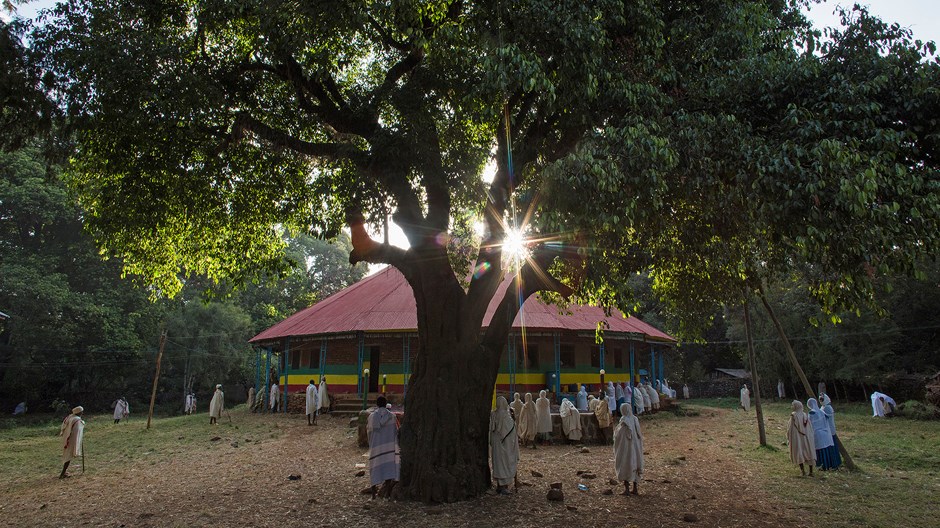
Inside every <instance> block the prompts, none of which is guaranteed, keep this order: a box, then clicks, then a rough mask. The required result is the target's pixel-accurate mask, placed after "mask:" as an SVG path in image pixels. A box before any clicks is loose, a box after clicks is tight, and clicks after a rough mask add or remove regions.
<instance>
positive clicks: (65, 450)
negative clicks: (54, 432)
mask: <svg viewBox="0 0 940 528" xmlns="http://www.w3.org/2000/svg"><path fill="white" fill-rule="evenodd" d="M83 412H85V409H84V408H83V407H82V406H81V405H79V406H78V407H75V408H74V409H72V414H70V415H68V416H66V417H65V420H62V427H61V428H59V436H61V437H63V444H62V462H63V464H62V473H60V474H59V478H60V479H64V478H69V474H68V473H67V470H68V468H69V463H71V462H72V459H73V458H75V457H82V473H84V472H85V455H84V451H82V440H83V436H84V433H85V421H84V420H82V413H83Z"/></svg>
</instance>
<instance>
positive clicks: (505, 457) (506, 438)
mask: <svg viewBox="0 0 940 528" xmlns="http://www.w3.org/2000/svg"><path fill="white" fill-rule="evenodd" d="M610 388H612V387H610ZM614 390H616V389H614ZM546 394H547V393H546V391H544V390H543V391H541V392H539V398H538V400H536V401H535V402H533V401H532V394H531V393H526V399H525V402H523V401H521V400H520V399H519V393H515V395H514V399H513V403H512V404H509V403H508V402H507V401H506V398H505V397H503V396H500V397H498V398H497V399H496V408H495V409H494V410H493V411H492V412H491V413H490V427H489V439H490V453H491V457H492V462H493V473H492V475H493V480H494V481H495V482H496V492H497V493H498V494H500V495H508V494H510V491H509V485H510V484H513V483H516V486H518V482H517V479H516V476H517V470H518V464H519V445H520V443H521V444H522V445H523V446H525V445H527V444H528V443H530V442H534V440H535V439H536V437H537V435H540V434H543V435H548V438H549V439H550V437H551V430H552V427H551V413H550V409H551V407H550V402H549V400H548V398H547V396H546ZM584 394H586V389H585V387H584V386H582V387H581V391H580V392H579V395H578V396H577V397H576V401H577V402H578V403H579V404H580V403H581V402H582V401H585V402H586V401H588V398H587V397H583V396H584ZM615 396H616V393H615ZM608 401H609V398H608V396H607V394H605V393H601V396H600V398H594V397H593V396H591V398H590V403H589V404H587V405H585V407H587V406H588V405H590V407H591V408H585V409H584V410H585V411H590V412H593V413H594V414H595V416H597V420H598V426H599V428H600V429H599V430H600V431H601V434H604V431H605V430H606V429H607V428H609V427H610V425H611V422H612V415H611V412H610V407H609V406H608ZM539 402H544V403H542V405H539ZM577 407H578V405H576V404H575V403H572V402H571V400H569V399H564V400H563V401H562V403H561V407H560V409H559V414H560V415H561V422H562V430H563V431H564V433H565V436H566V438H568V439H569V441H575V440H580V439H581V437H582V431H581V418H580V411H579V409H578V408H577ZM618 411H619V414H620V419H619V420H618V422H617V428H616V430H615V431H614V433H613V443H614V468H615V470H616V473H617V479H618V480H620V481H622V482H623V483H624V491H623V493H622V494H623V495H628V494H631V493H632V494H634V495H636V494H638V488H637V486H638V483H639V480H640V475H642V473H643V435H642V434H641V432H640V422H639V420H638V419H637V417H636V416H635V415H634V414H633V405H632V403H626V402H625V403H621V404H620V407H619V409H618ZM369 423H370V427H371V424H372V418H371V417H370V421H369ZM542 431H544V432H542ZM369 442H370V446H371V444H372V436H371V433H370V438H369ZM605 443H606V438H605ZM533 447H534V444H533ZM371 456H372V453H371V450H370V457H371ZM373 480H375V479H373ZM631 483H632V484H633V489H632V490H631V489H630V484H631ZM373 484H375V482H373Z"/></svg>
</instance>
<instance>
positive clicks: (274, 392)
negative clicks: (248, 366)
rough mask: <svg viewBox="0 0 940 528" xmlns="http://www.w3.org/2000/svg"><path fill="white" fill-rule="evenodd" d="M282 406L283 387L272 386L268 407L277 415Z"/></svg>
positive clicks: (273, 384)
mask: <svg viewBox="0 0 940 528" xmlns="http://www.w3.org/2000/svg"><path fill="white" fill-rule="evenodd" d="M280 405H281V386H280V385H278V384H277V383H272V384H271V391H270V396H269V397H268V407H269V408H270V409H271V412H273V413H276V412H277V411H278V409H279V408H280Z"/></svg>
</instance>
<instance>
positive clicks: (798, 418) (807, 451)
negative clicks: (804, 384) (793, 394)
mask: <svg viewBox="0 0 940 528" xmlns="http://www.w3.org/2000/svg"><path fill="white" fill-rule="evenodd" d="M814 437H815V432H814V431H813V424H812V423H811V422H810V421H809V416H807V415H806V413H804V412H803V403H802V402H800V401H799V400H793V412H792V413H790V421H789V422H787V445H788V446H790V462H792V463H794V464H796V465H798V466H800V473H802V474H803V476H806V469H805V468H804V467H803V465H804V464H806V465H808V466H809V476H811V477H812V476H813V466H815V465H816V446H815V444H814Z"/></svg>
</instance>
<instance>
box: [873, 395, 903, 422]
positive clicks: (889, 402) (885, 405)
mask: <svg viewBox="0 0 940 528" xmlns="http://www.w3.org/2000/svg"><path fill="white" fill-rule="evenodd" d="M896 407H897V403H896V402H895V401H894V398H892V397H891V396H888V395H887V394H884V393H881V392H877V391H875V392H873V393H872V394H871V408H872V412H873V414H872V417H873V418H874V417H875V416H878V417H881V418H884V417H886V416H890V415H893V414H894V409H895V408H896Z"/></svg>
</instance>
